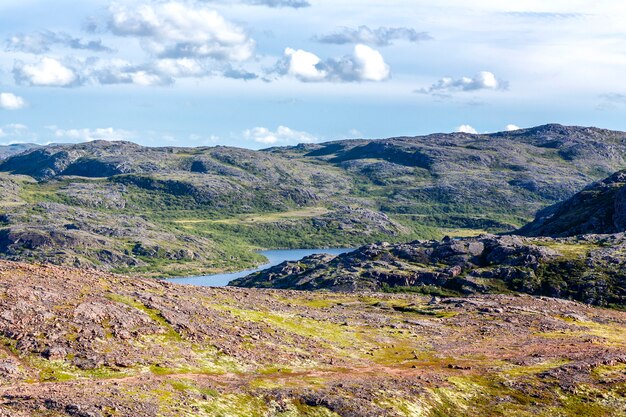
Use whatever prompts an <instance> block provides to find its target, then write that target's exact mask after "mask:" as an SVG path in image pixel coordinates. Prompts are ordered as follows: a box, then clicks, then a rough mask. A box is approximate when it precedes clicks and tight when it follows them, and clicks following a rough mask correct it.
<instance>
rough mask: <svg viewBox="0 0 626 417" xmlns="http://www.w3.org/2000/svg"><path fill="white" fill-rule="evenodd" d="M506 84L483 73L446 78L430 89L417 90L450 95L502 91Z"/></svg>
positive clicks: (489, 74)
mask: <svg viewBox="0 0 626 417" xmlns="http://www.w3.org/2000/svg"><path fill="white" fill-rule="evenodd" d="M505 88H506V82H504V81H501V80H499V79H498V78H497V77H496V76H495V74H494V73H492V72H489V71H481V72H479V73H478V74H476V75H474V76H473V77H462V78H451V77H444V78H442V79H440V80H439V81H437V82H436V83H434V84H433V85H431V86H430V87H429V88H426V89H420V90H416V92H418V93H425V94H429V93H450V92H455V91H478V90H501V89H505Z"/></svg>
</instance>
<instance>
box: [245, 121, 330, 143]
mask: <svg viewBox="0 0 626 417" xmlns="http://www.w3.org/2000/svg"><path fill="white" fill-rule="evenodd" d="M242 136H243V138H244V139H245V140H247V141H252V142H256V143H260V144H262V145H268V146H270V145H287V144H297V143H310V142H317V141H318V139H317V138H316V137H315V136H313V135H311V134H310V133H307V132H299V131H297V130H293V129H290V128H288V127H286V126H278V128H277V129H276V130H275V131H272V130H270V129H268V128H265V127H255V128H253V129H247V130H245V131H244V132H243V135H242Z"/></svg>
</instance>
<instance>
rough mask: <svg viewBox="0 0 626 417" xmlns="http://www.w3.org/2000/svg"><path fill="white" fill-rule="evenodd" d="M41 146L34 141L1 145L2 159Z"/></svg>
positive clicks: (0, 153)
mask: <svg viewBox="0 0 626 417" xmlns="http://www.w3.org/2000/svg"><path fill="white" fill-rule="evenodd" d="M40 147H41V145H37V144H34V143H14V144H11V145H0V159H6V158H9V157H11V156H14V155H19V154H21V153H22V152H26V151H29V150H31V149H35V148H40Z"/></svg>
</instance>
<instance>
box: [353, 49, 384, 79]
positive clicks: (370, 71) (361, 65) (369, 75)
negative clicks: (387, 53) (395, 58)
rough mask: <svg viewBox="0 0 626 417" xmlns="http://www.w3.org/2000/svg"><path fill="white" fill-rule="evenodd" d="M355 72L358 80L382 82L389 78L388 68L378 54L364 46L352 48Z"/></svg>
mask: <svg viewBox="0 0 626 417" xmlns="http://www.w3.org/2000/svg"><path fill="white" fill-rule="evenodd" d="M354 62H355V63H356V66H355V70H356V72H357V73H358V74H359V76H360V77H359V79H360V80H365V81H383V80H386V79H387V78H389V73H390V68H389V65H387V63H385V60H384V58H383V56H382V55H381V53H380V52H378V51H377V50H375V49H372V48H370V47H369V46H366V45H362V44H359V45H356V46H355V47H354Z"/></svg>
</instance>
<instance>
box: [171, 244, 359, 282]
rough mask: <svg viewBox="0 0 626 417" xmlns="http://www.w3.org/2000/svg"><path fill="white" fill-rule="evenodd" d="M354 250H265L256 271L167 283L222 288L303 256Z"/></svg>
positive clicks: (175, 280) (250, 270)
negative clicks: (265, 261)
mask: <svg viewBox="0 0 626 417" xmlns="http://www.w3.org/2000/svg"><path fill="white" fill-rule="evenodd" d="M352 250H354V249H337V248H335V249H280V250H266V251H261V252H259V253H260V254H261V255H263V256H265V257H266V258H267V259H268V263H266V264H264V265H261V266H260V267H259V268H256V269H248V270H245V271H239V272H231V273H228V274H215V275H203V276H197V277H186V278H171V279H168V281H169V282H173V283H176V284H191V285H198V286H201V287H224V286H226V285H228V283H229V282H230V281H232V280H234V279H237V278H241V277H245V276H246V275H249V274H252V273H253V272H257V271H262V270H263V269H267V268H270V267H272V266H275V265H278V264H280V263H283V262H285V261H297V260H300V259H302V258H304V257H305V256H309V255H315V254H318V253H329V254H331V255H340V254H342V253H346V252H350V251H352Z"/></svg>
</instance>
